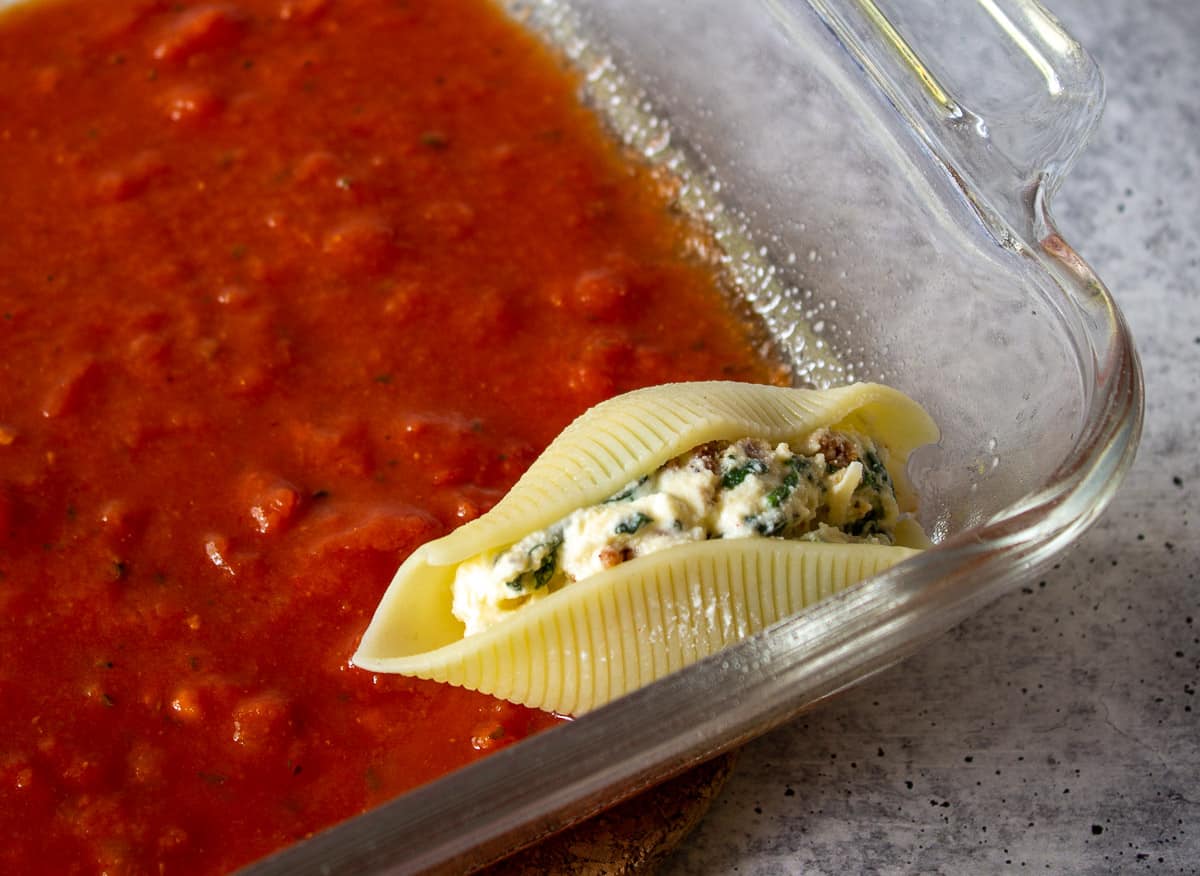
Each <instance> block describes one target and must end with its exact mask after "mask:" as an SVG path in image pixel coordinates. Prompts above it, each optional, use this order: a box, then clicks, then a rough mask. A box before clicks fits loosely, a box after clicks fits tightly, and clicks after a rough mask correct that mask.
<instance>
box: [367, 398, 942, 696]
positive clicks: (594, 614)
mask: <svg viewBox="0 0 1200 876" xmlns="http://www.w3.org/2000/svg"><path fill="white" fill-rule="evenodd" d="M822 427H831V428H842V429H853V430H856V431H859V432H862V433H865V434H867V435H869V436H870V437H872V438H873V439H874V440H875V441H876V442H877V443H880V444H883V445H886V447H887V448H888V452H889V459H888V469H889V473H890V475H891V477H892V480H893V482H894V484H895V486H896V493H897V498H898V500H899V501H900V504H901V507H902V508H905V509H911V506H912V495H911V489H910V488H909V486H908V480H907V477H906V475H905V471H904V469H905V464H906V462H907V460H908V456H909V454H910V453H911V452H912V450H913V449H915V448H916V447H918V446H920V445H922V444H926V443H930V442H933V441H936V440H937V437H938V433H937V429H936V427H935V426H934V424H933V422H932V421H931V420H930V418H929V416H928V415H927V414H926V413H925V412H924V410H922V409H921V407H920V406H919V405H917V404H916V403H915V402H913V401H912V400H911V399H909V398H908V397H907V396H905V395H903V394H901V393H899V392H897V391H896V390H893V389H890V388H888V387H884V386H879V385H876V384H857V385H854V386H848V387H842V388H838V389H832V390H824V391H813V390H797V389H784V388H779V387H769V386H758V385H749V384H736V383H719V382H712V383H686V384H669V385H665V386H657V387H652V388H649V389H645V390H640V391H637V392H633V393H629V394H627V395H624V396H620V397H618V398H615V399H612V400H611V401H608V402H605V403H604V404H601V405H597V406H596V407H595V408H592V409H591V410H590V411H588V412H587V413H585V414H584V415H582V416H581V417H579V418H578V419H577V420H576V421H575V422H573V423H572V424H571V425H570V426H568V427H567V428H566V429H565V430H564V431H563V432H562V433H561V434H560V435H559V436H558V438H556V439H555V440H554V442H553V443H552V444H551V445H550V447H548V448H547V449H546V451H545V452H544V453H543V454H542V455H541V456H540V457H539V458H538V459H537V460H536V461H535V462H534V463H533V465H532V466H531V467H530V468H529V470H528V471H527V472H526V473H525V475H524V476H523V477H522V478H521V479H520V480H519V481H518V482H517V484H516V485H515V486H514V487H513V489H512V491H511V492H509V494H508V495H507V496H505V498H504V499H503V500H502V501H501V502H500V503H499V504H497V505H496V507H495V508H493V509H492V510H491V511H490V512H489V513H488V514H486V515H484V516H483V517H481V518H479V519H478V520H476V521H473V522H472V523H469V524H467V525H466V526H463V527H462V528H460V529H459V530H457V531H455V532H453V533H451V534H450V535H448V536H446V537H444V538H441V539H438V540H437V541H434V542H430V543H428V544H426V545H423V546H422V547H420V548H419V549H418V550H417V551H416V552H414V553H413V554H412V556H410V557H409V558H408V560H407V561H406V562H405V563H404V565H403V566H401V568H400V570H399V571H398V572H397V573H396V577H395V579H394V580H393V581H392V584H391V586H390V587H389V588H388V591H387V593H386V594H385V595H384V598H383V600H382V601H381V603H380V605H379V608H378V609H377V611H376V613H375V617H374V618H373V619H372V621H371V624H370V627H369V628H368V629H367V632H366V633H365V634H364V636H363V640H362V643H361V645H360V646H359V649H358V652H357V653H356V654H355V655H354V662H355V663H357V664H358V665H360V666H362V667H364V668H366V669H370V670H373V671H377V672H392V673H401V674H405V675H413V676H417V677H421V678H430V679H434V680H437V681H443V682H449V683H451V684H456V685H460V686H463V687H467V688H471V689H473V690H480V691H483V692H485V693H489V694H492V695H494V696H497V697H500V698H502V699H507V700H511V701H513V702H517V703H521V704H523V705H527V706H532V707H535V708H541V709H547V710H551V711H556V712H561V713H563V714H581V713H583V712H586V711H588V710H589V709H593V708H595V707H596V706H598V705H602V704H603V703H605V702H608V701H609V700H611V699H613V698H615V697H617V696H620V695H621V694H624V693H626V692H628V691H631V690H634V689H636V688H638V687H641V686H642V685H645V684H647V683H649V682H651V681H654V680H655V679H658V678H661V677H663V676H664V675H666V674H668V673H670V672H674V671H676V670H678V669H680V668H682V667H684V666H686V665H688V664H690V663H693V662H695V661H696V660H699V659H701V658H703V657H706V656H708V655H709V654H712V653H715V652H716V651H718V650H720V649H721V648H723V647H725V646H726V645H728V644H731V643H733V642H736V641H739V640H741V639H743V638H745V637H746V636H748V635H752V634H753V633H756V632H758V631H759V630H762V629H764V628H765V627H767V626H770V625H771V624H773V623H775V622H776V621H779V620H781V619H783V618H786V617H788V616H790V615H792V614H795V613H796V612H798V611H800V610H802V609H803V608H805V607H807V606H809V605H811V604H813V603H814V602H817V601H818V600H820V599H823V598H825V597H827V596H829V595H831V594H833V593H836V592H838V591H839V590H842V589H844V588H846V587H848V586H851V585H853V584H855V583H857V582H859V581H861V580H863V579H865V578H868V577H870V576H872V575H875V574H877V573H878V572H880V571H882V570H884V569H886V568H888V567H889V566H891V565H893V564H894V563H897V562H900V561H901V560H903V559H906V558H907V557H909V556H911V555H912V554H913V553H915V551H914V550H911V549H909V548H905V547H891V546H882V545H868V544H821V543H814V542H805V541H785V540H782V539H777V538H758V537H754V538H739V539H725V540H712V541H700V542H694V543H691V544H685V545H680V546H677V547H673V548H670V549H668V550H664V551H661V552H659V553H653V554H648V555H645V556H641V557H637V558H636V559H633V560H630V561H628V562H625V563H622V564H620V565H619V566H616V567H614V568H612V569H609V570H607V571H605V572H602V573H600V574H598V575H595V576H593V577H590V578H586V579H584V580H581V581H577V582H575V583H572V584H569V585H567V586H566V587H564V588H563V589H562V590H560V591H558V592H556V593H553V594H551V595H550V596H549V597H547V598H546V599H543V600H540V601H537V602H534V603H530V604H529V605H527V606H525V607H523V608H521V609H519V610H517V611H515V612H513V615H512V617H510V618H508V619H506V620H504V621H503V622H502V623H500V624H497V625H496V626H495V627H492V628H491V629H488V630H485V631H483V632H481V633H478V634H476V635H473V636H470V637H465V638H464V635H463V629H464V628H463V625H462V623H461V622H460V621H458V620H457V619H456V618H455V617H454V615H453V613H452V612H451V603H452V585H453V580H454V574H455V570H456V568H457V566H458V565H459V564H460V563H461V562H463V561H464V560H467V559H470V558H472V557H474V556H476V555H478V554H480V553H482V552H484V551H488V550H493V549H500V548H505V547H507V546H509V545H511V544H513V543H515V542H516V541H519V540H520V539H521V538H523V537H524V536H526V535H528V534H530V533H532V532H536V531H538V530H540V529H543V528H545V527H547V526H549V525H551V524H553V523H555V522H556V521H558V520H560V519H561V518H563V517H565V516H566V515H567V514H569V513H571V512H572V511H574V510H576V509H578V508H583V507H587V506H590V505H593V504H596V503H598V502H602V501H604V500H605V499H606V498H608V497H609V496H611V495H613V494H614V493H615V492H617V491H618V490H619V489H621V488H622V487H623V486H625V485H626V484H628V483H629V482H630V481H632V480H635V479H636V478H638V477H640V476H642V475H644V474H649V473H651V472H653V471H654V470H656V469H657V468H659V467H660V466H661V465H662V464H663V463H665V462H667V461H668V460H670V459H672V458H674V457H676V456H678V455H680V454H681V453H684V452H686V451H688V450H690V449H692V448H694V447H697V446H699V445H701V444H704V443H706V442H708V441H714V440H736V439H739V438H742V437H746V436H754V437H758V438H763V439H765V440H768V441H772V442H781V441H789V442H790V441H795V440H798V439H800V438H802V437H804V436H806V435H808V434H809V433H810V432H812V431H813V430H815V429H819V428H822ZM913 528H914V529H918V528H917V527H915V526H914V527H913ZM916 540H919V539H914V541H916Z"/></svg>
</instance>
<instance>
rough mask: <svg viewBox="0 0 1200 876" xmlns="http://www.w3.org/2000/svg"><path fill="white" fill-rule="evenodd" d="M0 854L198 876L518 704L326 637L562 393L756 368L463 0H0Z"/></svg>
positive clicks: (415, 772)
mask: <svg viewBox="0 0 1200 876" xmlns="http://www.w3.org/2000/svg"><path fill="white" fill-rule="evenodd" d="M0 82H3V83H4V88H3V89H0V201H2V207H3V209H0V703H2V708H0V872H6V873H18V872H21V873H23V872H33V871H38V872H55V873H70V872H84V873H86V872H101V871H103V872H107V873H134V872H145V873H159V872H172V873H174V872H200V873H211V872H221V871H224V870H228V869H231V868H234V867H237V866H239V865H242V864H245V863H247V862H249V861H251V860H253V859H255V858H257V857H259V856H261V855H264V854H267V853H269V852H271V851H273V850H275V849H278V848H279V847H281V846H284V845H287V844H289V843H291V842H294V841H296V840H298V839H300V838H302V837H304V836H306V835H308V834H310V833H312V832H313V831H316V830H318V829H320V828H322V827H325V826H328V825H330V824H332V823H334V822H337V821H339V820H341V819H344V818H347V817H349V816H352V815H355V814H357V813H360V812H362V811H364V810H365V809H368V808H370V807H372V806H373V805H376V804H378V803H379V802H381V801H383V800H386V799H388V798H390V797H392V796H394V795H396V794H398V793H400V792H402V791H404V790H406V789H409V788H412V787H413V786H415V785H418V784H420V783H423V782H426V781H428V780H430V779H432V778H434V777H436V776H439V775H441V774H444V773H446V772H447V771H449V770H452V769H454V768H456V767H458V766H461V765H463V764H466V763H468V762H470V761H473V760H475V759H477V758H479V757H482V756H484V755H485V754H486V753H487V752H488V751H489V750H492V749H495V748H496V747H498V746H502V745H506V744H509V743H511V742H514V741H516V740H519V739H521V738H523V737H525V736H527V735H528V734H530V733H535V732H537V731H539V730H541V729H543V728H545V727H547V726H549V725H551V724H553V723H555V722H556V721H557V720H559V719H558V718H556V717H554V716H551V715H547V714H542V713H539V712H534V711H529V710H526V709H522V708H519V707H516V706H513V705H509V704H506V703H501V702H498V701H496V700H493V699H490V698H488V697H484V696H481V695H477V694H473V693H470V692H466V691H461V690H457V689H454V688H451V687H447V686H442V685H437V684H434V683H428V682H422V681H415V680H410V679H405V678H395V677H383V676H375V675H372V674H370V673H367V672H363V671H361V670H358V669H356V668H353V667H351V666H350V665H349V663H348V660H349V657H350V655H351V653H352V651H353V649H354V646H355V644H356V642H357V639H358V637H359V636H360V635H361V633H362V631H363V629H364V628H365V626H366V623H367V621H368V619H369V618H370V615H371V613H372V611H373V609H374V607H375V604H376V602H377V600H378V599H379V597H380V595H381V594H382V592H383V590H384V588H385V587H386V585H387V583H388V581H389V579H390V577H391V575H392V573H393V571H394V570H395V568H396V567H397V566H398V564H399V563H400V562H401V561H402V560H403V559H404V558H405V557H406V556H407V555H408V553H409V552H410V551H412V550H413V549H414V548H415V547H416V546H417V545H418V544H420V543H422V542H424V541H426V540H428V539H430V538H434V537H436V536H440V535H443V534H445V533H446V532H448V531H449V530H451V529H452V528H454V527H455V526H457V525H458V524H460V523H462V522H464V521H466V520H468V519H471V518H473V517H475V516H478V515H479V514H481V513H483V512H484V511H486V510H487V509H488V508H489V507H491V506H492V504H494V503H495V502H496V500H497V499H498V497H499V496H501V495H502V494H503V492H504V491H505V490H506V489H507V488H508V487H509V486H510V485H511V484H512V483H513V481H514V480H515V479H516V478H517V477H518V476H519V474H520V473H521V472H522V471H523V470H524V469H525V467H526V466H527V465H528V464H529V463H530V461H531V460H532V459H533V458H534V456H535V455H536V454H537V452H538V451H539V450H540V449H541V448H542V447H544V446H545V444H546V443H547V442H548V441H549V440H550V439H551V438H552V437H553V436H554V434H555V433H556V432H557V431H559V430H560V429H561V428H562V427H563V426H564V425H565V424H566V423H567V422H569V420H570V419H571V418H572V417H574V416H575V415H577V414H578V413H580V412H581V411H582V410H584V409H585V408H586V407H587V406H589V405H591V404H593V403H595V402H596V401H599V400H600V399H602V398H604V397H607V396H610V395H612V394H614V393H617V392H621V391H624V390H628V389H632V388H635V387H637V386H641V385H646V384H651V383H658V382H662V381H666V380H681V379H703V378H713V377H727V378H736V379H743V380H767V379H770V378H771V376H772V375H771V373H770V371H769V369H768V366H767V365H766V364H764V362H763V361H761V359H760V358H759V357H758V355H757V354H756V352H755V349H754V345H753V344H752V343H751V341H750V338H749V334H748V330H747V328H746V327H745V326H744V325H743V324H742V322H740V321H739V320H738V319H737V318H735V317H734V315H733V314H732V313H731V312H730V309H729V307H728V306H727V304H726V303H725V299H724V297H723V296H722V293H721V292H720V289H719V283H718V282H717V278H716V275H715V273H714V271H713V269H712V268H711V267H710V266H709V265H708V264H706V263H705V262H704V260H703V259H702V258H700V257H699V256H698V255H696V253H697V251H698V250H700V249H702V248H701V247H697V246H696V243H697V241H698V240H700V238H699V237H698V235H697V232H696V230H695V229H694V228H692V227H691V226H690V225H689V223H688V222H687V221H686V220H685V219H683V218H682V217H681V216H680V215H678V213H677V212H675V211H673V210H672V209H671V207H670V191H669V186H665V185H664V184H663V183H662V181H661V180H659V179H657V178H656V176H655V174H654V173H653V172H651V171H650V170H648V169H646V168H644V167H642V166H639V165H638V164H636V163H633V162H630V161H629V160H627V158H626V157H625V156H624V155H623V153H622V151H621V149H620V148H619V147H618V146H617V145H615V144H614V143H613V142H612V141H611V139H610V138H609V137H608V136H607V135H606V133H605V132H604V131H603V130H602V128H601V126H600V124H599V123H598V121H597V119H596V118H595V117H594V116H593V114H592V113H591V112H590V111H589V110H587V109H586V108H584V107H583V106H581V104H580V103H579V101H578V99H577V94H576V91H577V82H576V79H575V78H574V77H573V76H572V75H571V74H570V72H569V71H568V70H567V69H566V68H565V66H564V64H563V63H562V62H561V61H560V60H558V59H557V57H556V56H555V55H553V54H552V53H551V52H549V51H547V50H546V49H545V48H543V47H542V46H541V45H540V44H539V43H538V42H537V41H536V40H535V39H534V38H532V37H531V36H529V35H528V34H526V33H524V32H523V31H522V30H521V29H520V28H518V27H517V26H515V25H514V24H513V23H512V22H511V21H510V20H509V19H507V18H506V17H505V16H504V15H503V14H502V13H501V12H499V11H498V10H497V9H495V8H492V7H491V6H489V5H488V4H487V3H485V2H477V0H457V2H433V0H423V2H422V0H409V2H403V0H236V2H218V3H196V2H182V3H177V2H163V0H121V2H114V0H106V2H84V0H57V2H43V3H37V4H33V5H30V6H27V7H21V8H18V9H16V10H14V11H10V12H8V13H5V14H3V15H0Z"/></svg>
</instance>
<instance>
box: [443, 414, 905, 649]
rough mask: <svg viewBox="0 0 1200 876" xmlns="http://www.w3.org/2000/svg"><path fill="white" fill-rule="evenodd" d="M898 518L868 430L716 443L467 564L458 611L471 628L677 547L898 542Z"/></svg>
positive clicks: (457, 593) (461, 572) (458, 585)
mask: <svg viewBox="0 0 1200 876" xmlns="http://www.w3.org/2000/svg"><path fill="white" fill-rule="evenodd" d="M899 519H900V510H899V507H898V506H897V504H896V494H895V490H894V488H893V486H892V481H891V478H890V476H889V475H888V471H887V467H886V451H885V450H884V449H883V448H881V447H876V446H875V444H874V443H873V442H872V441H871V439H870V438H868V437H866V436H864V435H860V434H858V433H856V432H841V431H838V432H835V431H831V430H829V429H820V430H817V431H816V432H813V433H812V434H811V435H809V436H808V437H807V438H806V439H804V440H803V441H802V442H800V443H799V444H798V446H797V447H795V448H792V447H789V446H788V445H787V444H779V445H777V446H775V447H772V446H771V445H770V444H769V443H768V442H766V441H762V440H760V439H758V438H741V439H739V440H737V441H715V442H711V443H709V444H703V445H701V446H699V447H695V448H693V449H692V450H690V451H688V452H687V453H684V454H682V455H681V456H677V457H676V458H674V459H672V460H670V461H669V462H667V463H666V464H665V465H663V466H662V467H661V468H659V469H658V470H657V471H655V472H653V473H652V474H649V475H646V476H644V477H641V478H638V479H637V480H635V481H633V482H631V483H629V484H627V485H626V486H625V487H624V488H622V489H621V490H620V491H618V492H617V493H616V494H615V495H613V496H610V497H609V498H608V499H606V500H605V501H604V502H601V503H600V504H598V505H593V506H591V507H589V508H581V509H579V510H577V511H574V512H572V513H571V514H569V515H567V516H566V517H565V518H563V519H562V520H559V521H558V522H557V523H554V524H553V525H551V526H549V527H547V528H546V529H543V530H540V531H538V532H535V533H532V534H530V535H528V536H526V537H525V538H523V539H521V540H520V541H519V542H517V543H516V544H514V545H512V546H511V547H508V548H506V549H504V550H501V551H492V552H489V553H485V554H482V555H480V556H478V557H475V558H474V559H471V560H468V561H467V562H464V563H463V564H462V565H461V566H460V567H459V568H458V571H457V573H456V576H455V579H454V585H453V588H454V589H453V606H452V610H453V612H454V615H455V617H457V618H458V619H459V620H461V621H462V622H463V623H464V624H465V625H466V635H468V636H470V635H474V634H475V633H479V632H482V631H483V630H486V629H488V628H489V627H491V626H494V625H495V624H497V623H499V622H500V621H502V620H504V619H505V618H506V617H507V616H508V615H509V614H510V613H511V612H513V611H515V610H517V609H518V608H520V607H521V606H523V605H525V604H527V603H529V602H531V601H534V600H537V599H542V598H544V597H546V596H547V595H549V594H550V593H553V592H554V591H556V590H559V589H561V588H562V587H565V586H567V585H568V584H571V583H572V582H574V581H579V580H581V579H583V578H587V577H589V576H591V575H595V574H597V573H598V572H602V571H604V570H605V569H610V568H612V567H614V566H617V565H620V564H621V563H623V562H626V561H627V560H631V559H633V558H634V557H639V556H645V555H647V554H652V553H655V552H656V551H661V550H665V549H667V548H670V547H674V546H676V545H680V544H686V543H688V542H694V541H704V540H705V539H710V538H747V537H749V536H766V537H771V538H790V539H803V540H808V541H824V542H843V543H850V542H859V543H870V544H892V543H893V542H894V532H895V527H896V523H897V522H898V521H899Z"/></svg>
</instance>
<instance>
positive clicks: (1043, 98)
mask: <svg viewBox="0 0 1200 876" xmlns="http://www.w3.org/2000/svg"><path fill="white" fill-rule="evenodd" d="M764 2H765V3H766V4H767V5H768V7H770V8H771V9H772V11H773V12H774V13H775V15H776V16H777V17H779V15H780V14H781V13H783V14H785V15H786V8H785V7H786V5H787V4H788V3H789V2H790V0H764ZM808 4H809V5H810V6H811V7H812V8H813V10H814V11H815V12H816V13H817V14H818V15H819V16H820V17H821V18H822V19H823V20H824V22H825V23H826V25H827V26H828V27H829V28H830V29H831V30H832V31H833V32H834V34H835V35H836V36H837V37H838V39H839V40H840V41H841V42H842V44H843V45H844V46H845V47H846V49H847V50H848V51H849V52H850V53H851V54H852V55H853V56H854V57H855V60H856V61H858V63H860V64H861V65H862V66H863V67H864V68H865V69H866V70H867V71H868V72H869V73H870V74H871V75H872V77H873V78H874V80H875V81H876V82H877V83H878V84H879V86H880V88H881V89H882V90H883V92H884V94H885V96H886V97H887V99H888V100H889V102H891V103H892V105H893V106H894V107H895V108H896V109H897V110H898V111H899V112H900V113H901V114H902V115H903V116H904V117H905V118H906V119H907V120H908V122H909V123H910V124H911V125H912V127H913V129H914V130H915V131H917V132H918V134H919V135H920V136H921V137H923V138H924V139H925V141H926V144H927V145H928V147H929V148H930V149H931V151H933V153H934V154H935V155H937V156H938V158H939V159H940V160H941V161H942V163H943V164H945V165H946V167H947V168H948V169H949V170H950V172H951V173H952V174H953V175H955V176H957V177H961V178H962V182H963V183H965V185H962V188H963V189H964V190H965V191H966V193H967V194H968V196H969V197H971V199H972V200H973V201H975V202H976V206H977V207H978V208H981V210H986V209H989V208H990V209H991V210H995V211H996V212H997V213H998V214H999V215H1000V217H1001V218H1003V220H1005V222H1006V223H1007V224H1008V225H1009V226H1010V227H1011V228H1012V229H1013V230H1014V231H1016V232H1017V233H1018V234H1019V235H1020V236H1021V237H1023V238H1024V239H1025V240H1026V242H1028V243H1031V244H1032V243H1036V242H1037V241H1040V240H1041V239H1042V238H1043V237H1045V235H1046V233H1047V229H1046V228H1045V227H1044V226H1042V223H1041V221H1040V220H1039V214H1040V213H1041V212H1042V211H1041V210H1039V209H1037V208H1036V206H1035V203H1036V202H1037V201H1038V200H1041V201H1042V206H1043V207H1044V201H1045V200H1046V199H1048V197H1049V196H1050V195H1051V194H1053V192H1054V191H1055V189H1056V188H1057V186H1058V184H1059V182H1060V181H1061V179H1062V177H1063V176H1064V174H1065V173H1066V172H1067V170H1068V169H1069V168H1070V166H1071V164H1072V163H1073V161H1074V160H1075V158H1076V156H1077V155H1078V154H1079V152H1080V151H1081V150H1082V148H1083V146H1084V145H1085V144H1086V142H1087V139H1088V136H1089V135H1090V134H1091V132H1092V130H1093V129H1094V128H1095V127H1096V124H1097V123H1098V122H1099V120H1100V115H1101V111H1102V108H1103V105H1104V83H1103V80H1102V78H1101V75H1100V69H1099V67H1098V66H1097V65H1096V63H1095V62H1094V61H1093V60H1092V58H1091V57H1090V56H1089V55H1088V53H1087V52H1086V51H1085V50H1084V49H1083V48H1082V47H1081V46H1080V45H1079V43H1078V42H1077V41H1076V40H1075V39H1074V38H1073V37H1072V36H1071V35H1070V34H1069V33H1068V32H1067V31H1066V30H1065V29H1064V28H1063V27H1062V25H1061V24H1060V23H1059V22H1058V21H1057V20H1056V19H1055V18H1054V16H1053V15H1051V14H1050V13H1049V12H1048V11H1047V10H1046V8H1045V7H1043V6H1042V5H1041V4H1040V3H1039V2H1037V0H974V2H964V3H933V2H919V0H918V2H914V0H850V2H846V0H808ZM984 218H985V219H986V218H987V217H986V216H984ZM1039 226H1041V227H1039Z"/></svg>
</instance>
